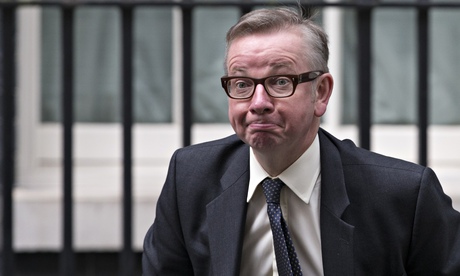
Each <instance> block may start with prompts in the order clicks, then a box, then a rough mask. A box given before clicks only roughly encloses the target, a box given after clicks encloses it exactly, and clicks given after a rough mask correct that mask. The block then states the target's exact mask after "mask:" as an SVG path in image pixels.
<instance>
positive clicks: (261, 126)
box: [248, 121, 278, 130]
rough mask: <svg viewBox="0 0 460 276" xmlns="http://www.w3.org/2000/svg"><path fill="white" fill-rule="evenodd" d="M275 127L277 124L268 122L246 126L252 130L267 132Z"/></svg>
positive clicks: (255, 122) (252, 123) (256, 122)
mask: <svg viewBox="0 0 460 276" xmlns="http://www.w3.org/2000/svg"><path fill="white" fill-rule="evenodd" d="M277 126H278V124H276V123H274V122H270V121H254V122H250V123H249V124H248V127H249V128H251V129H253V130H269V129H273V128H275V127H277Z"/></svg>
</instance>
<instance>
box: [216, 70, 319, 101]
mask: <svg viewBox="0 0 460 276" xmlns="http://www.w3.org/2000/svg"><path fill="white" fill-rule="evenodd" d="M322 74H324V72H323V71H310V72H306V73H303V74H300V75H276V76H268V77H266V78H262V79H253V78H249V77H238V76H235V77H222V78H221V79H220V80H221V82H222V87H223V88H224V90H225V93H227V95H228V96H229V97H230V98H232V99H249V98H251V97H252V95H253V94H254V91H256V87H257V85H258V84H262V85H263V86H264V88H265V91H267V93H268V95H270V96H271V97H273V98H287V97H290V96H292V95H293V94H294V91H295V88H296V87H297V85H298V84H299V83H303V82H309V81H312V80H314V79H316V78H317V77H319V76H321V75H322Z"/></svg>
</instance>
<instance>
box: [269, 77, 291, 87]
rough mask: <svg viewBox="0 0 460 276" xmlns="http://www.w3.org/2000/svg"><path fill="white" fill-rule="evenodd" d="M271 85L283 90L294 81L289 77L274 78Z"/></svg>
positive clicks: (270, 81) (270, 82)
mask: <svg viewBox="0 0 460 276" xmlns="http://www.w3.org/2000/svg"><path fill="white" fill-rule="evenodd" d="M269 84H270V86H273V87H277V88H283V87H286V86H291V84H292V81H291V79H290V78H288V77H283V76H281V77H273V78H270V79H269Z"/></svg>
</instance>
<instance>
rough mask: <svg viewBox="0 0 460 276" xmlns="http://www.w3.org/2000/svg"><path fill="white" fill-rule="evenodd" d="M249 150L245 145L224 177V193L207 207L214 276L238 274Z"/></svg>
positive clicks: (247, 180) (222, 181)
mask: <svg viewBox="0 0 460 276" xmlns="http://www.w3.org/2000/svg"><path fill="white" fill-rule="evenodd" d="M248 183H249V149H248V147H246V146H245V147H242V149H241V150H240V151H239V152H238V154H237V156H236V157H235V158H234V161H233V163H232V165H231V166H230V167H229V169H228V170H227V171H226V173H225V174H224V176H223V177H222V179H221V187H222V190H223V192H222V194H221V195H219V196H218V197H217V198H216V199H214V200H213V201H211V202H210V203H209V204H208V205H207V206H206V212H207V224H208V229H209V247H210V251H211V260H212V261H211V263H212V265H213V269H212V270H213V275H238V274H239V268H240V261H241V247H242V244H243V238H244V225H245V221H246V209H247V203H246V196H247V193H248Z"/></svg>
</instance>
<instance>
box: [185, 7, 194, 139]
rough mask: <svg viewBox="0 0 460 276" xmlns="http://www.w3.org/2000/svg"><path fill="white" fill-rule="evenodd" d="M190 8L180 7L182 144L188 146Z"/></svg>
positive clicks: (191, 121)
mask: <svg viewBox="0 0 460 276" xmlns="http://www.w3.org/2000/svg"><path fill="white" fill-rule="evenodd" d="M192 23H193V22H192V9H191V8H190V7H185V6H183V7H182V38H183V40H182V53H183V57H182V58H183V61H182V62H183V64H182V78H183V83H184V85H183V88H182V89H183V92H182V145H183V146H188V145H190V144H191V140H192V139H191V136H192V123H193V118H192V116H193V113H192V106H193V96H192V86H193V80H192V53H193V49H192V44H193V43H192V29H193V27H192Z"/></svg>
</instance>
